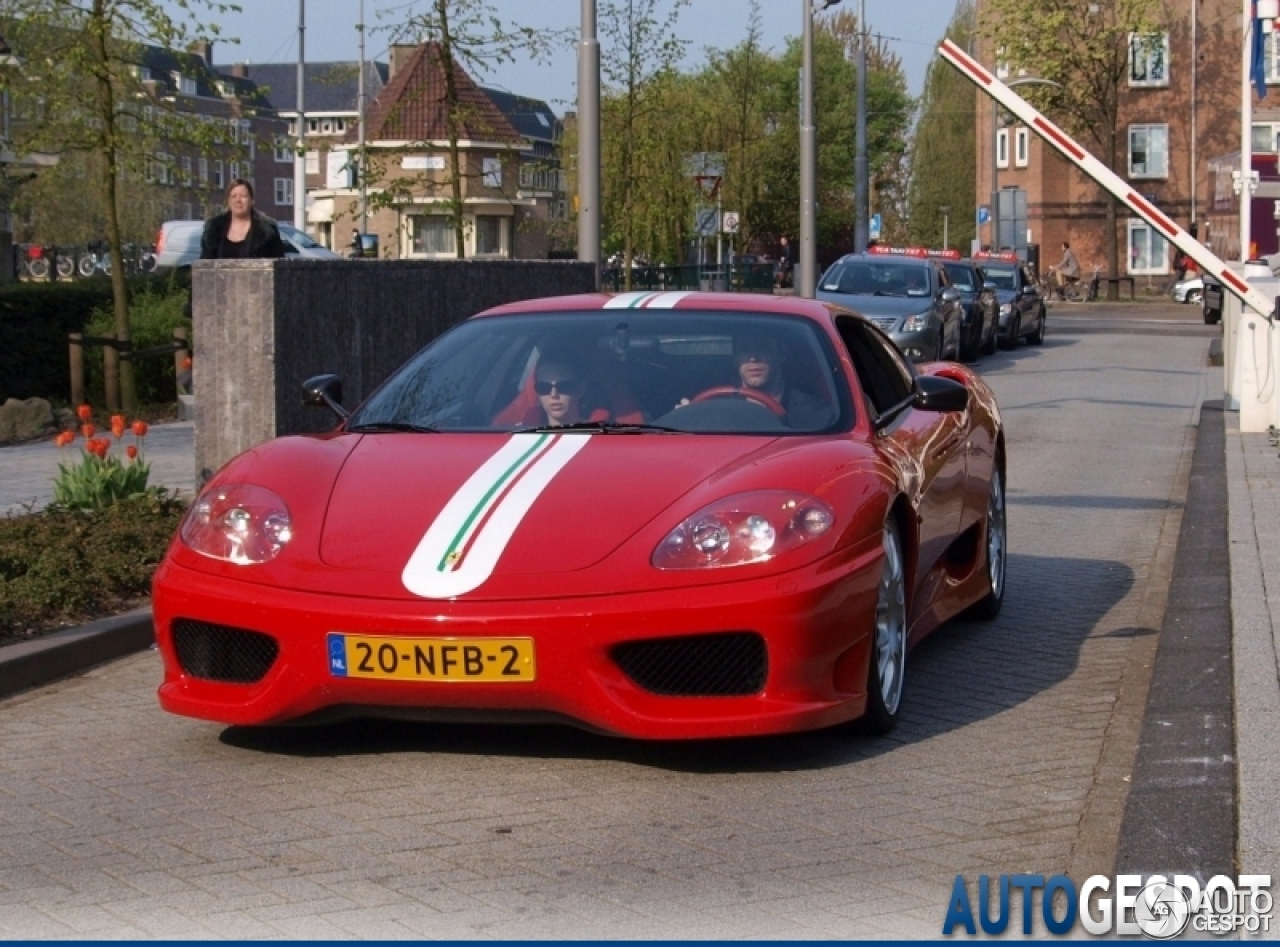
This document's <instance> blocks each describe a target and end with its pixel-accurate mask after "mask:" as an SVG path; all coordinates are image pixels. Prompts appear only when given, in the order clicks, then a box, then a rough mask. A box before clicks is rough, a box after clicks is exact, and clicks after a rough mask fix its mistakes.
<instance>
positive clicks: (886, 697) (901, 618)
mask: <svg viewBox="0 0 1280 947" xmlns="http://www.w3.org/2000/svg"><path fill="white" fill-rule="evenodd" d="M882 542H883V547H884V559H883V561H882V565H881V567H880V592H879V595H878V597H877V599H876V623H875V628H874V629H873V630H872V638H871V660H870V661H868V662H867V663H868V670H867V712H866V714H865V716H863V718H862V729H864V730H865V731H866V732H868V733H872V734H876V735H880V734H884V733H888V732H889V731H890V730H892V729H893V727H894V725H895V724H896V723H897V722H898V710H899V708H900V706H901V704H902V688H903V684H904V682H905V675H906V670H907V581H906V569H905V567H904V562H903V558H902V540H901V538H900V537H899V536H898V526H897V524H896V523H894V522H893V521H892V520H890V521H889V522H887V523H885V524H884V537H883V540H882Z"/></svg>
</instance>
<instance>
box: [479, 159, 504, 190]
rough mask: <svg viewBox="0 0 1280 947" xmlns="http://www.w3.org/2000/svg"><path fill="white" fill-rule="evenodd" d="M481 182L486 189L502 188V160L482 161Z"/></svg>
mask: <svg viewBox="0 0 1280 947" xmlns="http://www.w3.org/2000/svg"><path fill="white" fill-rule="evenodd" d="M481 180H482V181H483V182H484V186H485V187H502V159H501V158H484V159H483V160H482V161H481Z"/></svg>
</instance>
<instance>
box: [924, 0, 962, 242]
mask: <svg viewBox="0 0 1280 947" xmlns="http://www.w3.org/2000/svg"><path fill="white" fill-rule="evenodd" d="M976 22H977V19H976V15H975V12H974V7H973V0H960V2H959V3H958V4H956V10H955V13H954V14H953V15H952V17H951V23H950V24H949V25H948V26H947V33H946V35H947V38H948V39H950V40H951V41H952V42H954V43H957V44H959V45H960V46H964V45H965V44H966V43H967V41H968V37H969V35H970V34H971V33H972V31H973V29H974V27H975V25H976ZM977 94H978V93H977V90H976V89H975V88H974V87H973V83H971V82H969V80H967V79H966V78H965V77H964V76H962V75H960V73H959V72H957V71H956V70H955V68H954V67H953V66H951V64H950V63H948V62H946V61H945V60H943V59H942V58H940V57H938V56H935V57H934V60H933V62H932V63H931V64H930V65H929V72H928V75H927V76H926V77H925V83H924V96H923V97H922V99H921V105H920V121H919V122H918V123H917V125H916V131H915V137H914V140H913V144H912V148H911V177H910V185H909V189H908V195H909V196H908V207H909V211H908V215H907V232H908V234H909V240H910V242H912V243H914V244H918V245H921V246H929V247H940V246H942V237H943V233H942V231H943V223H942V215H941V213H940V211H939V208H941V207H949V208H950V214H949V216H950V228H949V230H950V233H949V237H950V241H951V243H952V245H953V246H959V247H964V248H967V247H968V246H969V245H970V242H971V241H972V240H973V238H974V236H975V229H974V228H975V212H976V210H977V208H976V207H975V206H974V184H973V169H974V168H975V167H976V166H977V160H978V159H977V156H976V151H977V147H976V142H975V139H974V129H975V128H977Z"/></svg>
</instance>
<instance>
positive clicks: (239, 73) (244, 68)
mask: <svg viewBox="0 0 1280 947" xmlns="http://www.w3.org/2000/svg"><path fill="white" fill-rule="evenodd" d="M223 71H224V72H226V74H227V75H229V76H233V77H235V78H236V79H248V78H249V64H248V63H247V62H235V63H232V64H231V65H230V66H228V67H227V68H226V69H225V70H223Z"/></svg>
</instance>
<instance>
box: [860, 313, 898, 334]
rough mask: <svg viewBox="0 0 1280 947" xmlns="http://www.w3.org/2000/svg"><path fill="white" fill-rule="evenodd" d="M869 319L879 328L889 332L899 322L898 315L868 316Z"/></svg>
mask: <svg viewBox="0 0 1280 947" xmlns="http://www.w3.org/2000/svg"><path fill="white" fill-rule="evenodd" d="M867 321H868V322H870V323H871V324H872V325H874V326H875V327H876V328H877V329H883V330H884V331H885V332H888V331H889V330H890V329H892V328H893V327H894V326H895V325H897V323H898V317H897V316H867Z"/></svg>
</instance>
